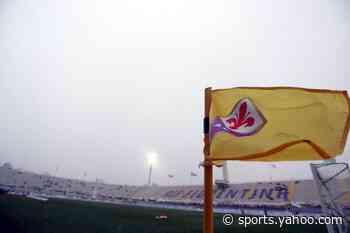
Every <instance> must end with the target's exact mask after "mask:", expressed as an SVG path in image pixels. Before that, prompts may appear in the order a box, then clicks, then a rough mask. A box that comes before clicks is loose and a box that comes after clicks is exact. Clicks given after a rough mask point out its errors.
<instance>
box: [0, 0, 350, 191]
mask: <svg viewBox="0 0 350 233" xmlns="http://www.w3.org/2000/svg"><path fill="white" fill-rule="evenodd" d="M349 41H350V4H349V3H348V1H346V0H342V1H340V0H334V1H320V0H314V1H302V0H299V1H294V0H290V1H259V0H256V1H245V0H244V1H243V0H242V1H229V0H226V1H218V0H216V1H203V0H201V1H199V0H177V1H170V0H149V1H142V0H127V1H126V0H125V1H103V0H99V1H95V2H94V1H83V0H80V1H68V0H61V1H44V0H37V1H19V0H18V1H14V0H13V1H11V0H3V1H1V2H0V61H1V62H0V106H1V114H0V138H1V149H0V163H3V162H6V161H8V162H11V163H12V164H13V166H14V167H16V168H22V169H25V170H29V171H35V172H39V173H43V172H46V171H47V172H49V173H51V174H56V175H58V176H63V177H72V178H82V176H83V173H84V172H86V173H87V177H86V178H85V179H89V180H94V179H95V178H96V177H97V178H100V179H103V180H105V181H106V182H110V183H117V184H138V185H140V184H145V183H146V182H147V178H146V174H147V163H146V153H147V152H149V151H155V152H157V153H158V154H159V162H158V165H157V167H156V168H155V169H154V177H153V178H154V182H156V183H159V184H169V183H170V184H189V183H197V184H199V183H201V182H202V174H201V173H202V170H200V169H199V168H198V163H199V161H201V160H202V157H203V155H202V146H203V145H202V137H203V135H202V117H203V91H204V88H205V87H208V86H212V87H213V88H227V87H234V86H276V85H278V86H281V85H288V86H303V87H309V88H330V89H345V90H348V91H349V87H350V65H349V61H350V44H349ZM291 120H292V119H291ZM348 142H349V140H348ZM349 152H350V150H349V146H347V148H346V151H345V154H344V156H343V158H341V159H339V161H344V160H345V161H349V156H350V153H349ZM274 164H277V168H272V167H271V166H270V165H269V163H252V162H249V163H248V162H245V163H243V162H231V163H230V178H231V181H232V182H247V181H257V180H269V179H274V180H283V179H300V178H306V177H309V176H310V174H311V172H310V169H309V165H308V163H302V162H298V163H290V162H288V163H286V162H285V163H274ZM56 168H58V169H56ZM56 170H57V172H56ZM191 171H193V172H196V173H198V174H199V176H198V177H194V178H192V179H191V178H190V176H189V174H190V172H191ZM215 172H216V176H217V177H218V178H220V176H221V171H220V170H218V169H216V171H215ZM168 174H173V175H175V178H174V179H171V180H170V179H169V178H168V177H167V175H168Z"/></svg>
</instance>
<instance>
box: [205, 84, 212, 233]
mask: <svg viewBox="0 0 350 233" xmlns="http://www.w3.org/2000/svg"><path fill="white" fill-rule="evenodd" d="M204 103H205V105H204V150H203V152H204V213H203V233H213V232H214V224H213V223H214V215H213V165H212V164H211V163H210V161H209V160H208V157H209V154H210V142H209V111H210V104H211V87H208V88H206V89H205V97H204Z"/></svg>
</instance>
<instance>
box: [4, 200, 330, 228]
mask: <svg viewBox="0 0 350 233" xmlns="http://www.w3.org/2000/svg"><path fill="white" fill-rule="evenodd" d="M157 215H166V216H168V219H156V216H157ZM222 216H223V215H222V214H215V232H219V233H222V232H224V233H225V232H230V233H258V232H266V233H279V232H281V233H282V232H288V233H316V232H317V233H326V232H327V230H326V226H325V225H288V226H285V227H283V228H279V226H278V225H249V226H248V227H247V228H245V227H244V225H238V224H234V225H231V226H225V225H224V224H223V223H222ZM235 222H238V221H237V219H236V221H235ZM0 232H3V233H12V232H15V233H112V232H113V233H201V232H202V214H201V213H200V212H195V211H181V210H169V209H159V208H148V207H147V208H146V207H136V206H125V205H115V204H108V203H97V202H84V201H71V200H62V199H50V200H49V201H48V202H40V201H37V200H33V199H27V198H24V197H17V196H9V195H2V196H0Z"/></svg>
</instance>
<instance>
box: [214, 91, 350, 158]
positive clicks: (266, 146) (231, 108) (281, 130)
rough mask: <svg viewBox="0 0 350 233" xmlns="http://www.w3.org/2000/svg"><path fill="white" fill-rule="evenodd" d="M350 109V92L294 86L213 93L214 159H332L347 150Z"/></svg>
mask: <svg viewBox="0 0 350 233" xmlns="http://www.w3.org/2000/svg"><path fill="white" fill-rule="evenodd" d="M349 108H350V101H349V97H348V95H347V92H346V91H333V90H318V89H304V88H293V87H271V88H253V87H238V88H231V89H218V90H212V91H211V104H210V115H209V119H210V122H209V126H210V129H209V133H210V156H209V158H210V159H211V160H213V161H220V160H255V161H291V160H322V159H330V158H332V157H335V156H337V155H340V154H341V153H342V152H343V150H344V147H345V143H346V138H347V134H348V131H349V125H350V116H349Z"/></svg>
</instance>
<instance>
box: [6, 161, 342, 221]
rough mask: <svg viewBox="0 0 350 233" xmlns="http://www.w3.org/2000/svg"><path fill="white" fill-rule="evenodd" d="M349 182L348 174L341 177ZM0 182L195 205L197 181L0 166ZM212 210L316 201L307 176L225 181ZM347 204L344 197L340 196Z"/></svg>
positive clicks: (41, 191)
mask: <svg viewBox="0 0 350 233" xmlns="http://www.w3.org/2000/svg"><path fill="white" fill-rule="evenodd" d="M343 182H349V180H346V181H343ZM0 186H1V187H4V188H7V189H8V191H9V193H11V194H15V195H29V194H36V195H41V196H45V197H48V198H50V197H54V198H68V199H80V200H90V201H103V202H114V203H125V204H135V205H145V206H147V205H153V206H154V205H156V206H160V207H169V208H182V209H186V208H189V209H195V210H200V209H201V206H202V203H203V188H202V186H198V185H192V186H132V185H114V184H104V183H101V182H88V181H82V180H77V179H65V178H60V177H54V176H50V175H48V174H36V173H33V172H28V171H22V170H19V169H13V168H12V166H10V165H9V164H4V165H3V166H2V167H0ZM214 196H215V199H214V206H215V209H216V211H222V212H225V211H228V210H229V211H230V212H237V213H241V214H270V215H273V214H277V213H278V214H279V215H280V214H281V212H284V213H285V214H291V213H293V214H296V213H303V214H307V215H313V214H320V211H321V208H320V201H319V196H318V193H317V187H316V185H315V183H314V181H313V180H300V181H281V182H259V183H244V184H229V185H228V186H227V188H224V189H223V188H218V187H215V189H214ZM344 201H346V205H347V206H349V199H348V198H344Z"/></svg>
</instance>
